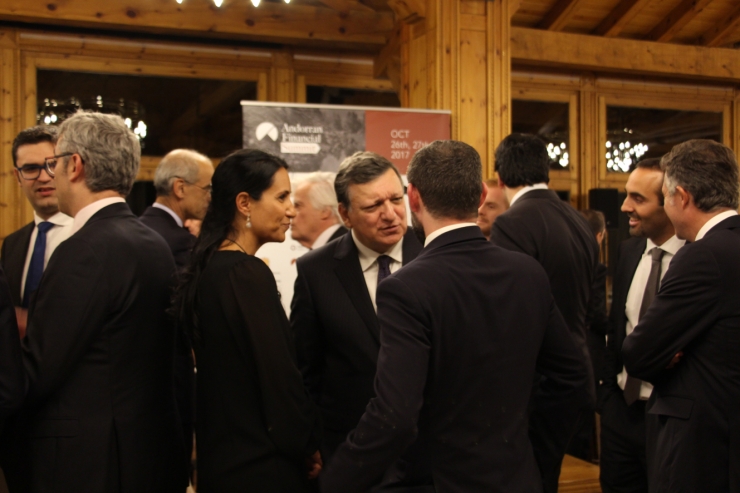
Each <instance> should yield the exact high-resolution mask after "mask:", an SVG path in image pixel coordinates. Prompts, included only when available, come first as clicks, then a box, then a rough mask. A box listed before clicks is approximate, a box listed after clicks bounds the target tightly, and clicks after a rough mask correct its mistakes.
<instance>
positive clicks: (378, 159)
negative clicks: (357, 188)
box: [334, 151, 403, 209]
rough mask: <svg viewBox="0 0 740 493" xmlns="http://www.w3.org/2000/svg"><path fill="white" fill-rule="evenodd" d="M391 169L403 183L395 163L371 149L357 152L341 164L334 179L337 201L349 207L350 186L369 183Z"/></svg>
mask: <svg viewBox="0 0 740 493" xmlns="http://www.w3.org/2000/svg"><path fill="white" fill-rule="evenodd" d="M389 169H392V170H393V171H395V173H396V176H398V180H399V181H400V182H401V184H402V185H403V180H401V174H400V173H399V172H398V170H397V169H396V167H395V166H393V163H391V162H390V161H388V160H387V159H386V158H384V157H383V156H381V155H380V154H375V153H374V152H369V151H360V152H355V153H354V154H352V155H351V156H350V157H348V158H347V159H345V160H344V161H342V164H340V165H339V171H338V172H337V177H336V178H335V179H334V192H335V193H336V194H337V202H339V203H340V204H342V205H344V207H345V208H346V209H349V206H350V201H349V186H350V185H362V184H363V183H369V182H371V181H373V180H375V179H376V178H378V177H380V176H381V175H383V174H385V172H386V171H388V170H389Z"/></svg>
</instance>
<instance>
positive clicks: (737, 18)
mask: <svg viewBox="0 0 740 493" xmlns="http://www.w3.org/2000/svg"><path fill="white" fill-rule="evenodd" d="M738 25H740V5H737V6H736V7H734V10H733V11H732V12H729V13H728V15H726V16H723V17H722V20H721V21H720V22H719V23H718V24H717V25H716V26H714V27H713V28H711V29H710V30H708V31H707V32H705V33H704V34H703V35H702V36H701V37H700V38H699V44H701V45H704V46H721V45H722V43H723V42H724V40H725V39H726V38H727V36H728V35H729V34H732V32H733V31H734V30H735V28H736V27H737V26H738Z"/></svg>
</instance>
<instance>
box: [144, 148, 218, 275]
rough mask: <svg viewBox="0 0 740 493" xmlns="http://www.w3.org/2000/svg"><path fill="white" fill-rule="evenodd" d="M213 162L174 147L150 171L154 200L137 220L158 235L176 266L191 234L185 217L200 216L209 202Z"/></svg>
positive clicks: (185, 254)
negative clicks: (153, 169)
mask: <svg viewBox="0 0 740 493" xmlns="http://www.w3.org/2000/svg"><path fill="white" fill-rule="evenodd" d="M212 176H213V163H211V160H210V159H208V158H207V157H206V156H204V155H203V154H200V153H198V152H195V151H191V150H189V149H175V150H174V151H171V152H169V153H168V154H167V155H166V156H165V157H164V158H162V161H160V163H159V165H158V166H157V169H156V171H155V172H154V189H155V190H156V191H157V200H156V201H155V202H154V204H153V205H152V206H151V207H148V208H147V209H146V210H145V211H144V213H143V214H142V215H141V217H140V219H141V222H143V223H144V224H146V225H147V226H149V227H150V228H152V229H153V230H154V231H156V232H157V233H159V234H160V235H162V238H164V239H165V241H166V242H167V244H168V245H169V247H170V250H172V255H173V256H174V257H175V263H176V264H177V267H178V268H179V269H182V268H184V267H185V265H186V264H187V261H188V258H189V257H190V251H191V250H192V248H193V244H194V243H195V236H193V235H192V234H190V232H189V231H188V230H187V229H186V228H185V221H187V220H189V219H196V220H202V219H203V218H204V217H205V215H206V211H207V210H208V204H210V203H211V177H212Z"/></svg>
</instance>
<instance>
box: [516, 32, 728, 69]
mask: <svg viewBox="0 0 740 493" xmlns="http://www.w3.org/2000/svg"><path fill="white" fill-rule="evenodd" d="M564 46H567V47H569V49H567V50H564V49H563V47H564ZM511 57H512V60H513V61H514V62H524V63H527V64H529V65H531V64H535V65H542V66H558V67H570V68H577V69H586V70H595V71H601V72H603V71H609V70H611V71H623V72H625V73H640V74H661V75H667V76H686V77H691V78H698V79H714V80H724V81H733V82H737V81H738V80H740V50H731V49H726V48H707V47H703V46H683V45H674V44H669V43H654V42H650V41H640V40H631V39H619V38H602V37H598V36H589V35H583V34H570V33H555V32H551V31H543V30H539V29H529V28H523V27H512V28H511Z"/></svg>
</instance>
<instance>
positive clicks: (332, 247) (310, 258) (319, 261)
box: [296, 236, 345, 269]
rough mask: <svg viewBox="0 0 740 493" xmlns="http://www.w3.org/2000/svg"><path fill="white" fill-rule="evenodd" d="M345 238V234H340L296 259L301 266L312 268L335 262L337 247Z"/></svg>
mask: <svg viewBox="0 0 740 493" xmlns="http://www.w3.org/2000/svg"><path fill="white" fill-rule="evenodd" d="M344 239H345V238H344V236H340V237H339V238H337V239H335V240H332V241H330V242H329V243H327V244H326V245H324V246H322V247H320V248H317V249H316V250H311V251H309V252H306V253H305V254H303V255H301V256H300V257H299V258H298V259H297V260H296V264H297V265H298V266H299V267H301V268H304V269H311V268H312V267H314V266H325V265H326V264H327V263H331V262H333V261H334V255H335V253H336V251H337V248H338V247H339V245H340V244H342V242H343V241H344Z"/></svg>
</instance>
